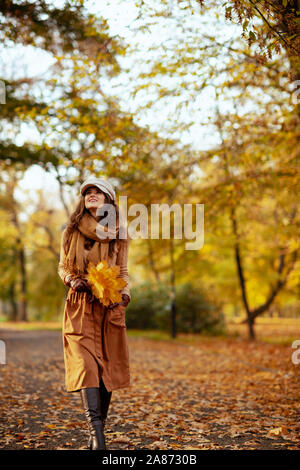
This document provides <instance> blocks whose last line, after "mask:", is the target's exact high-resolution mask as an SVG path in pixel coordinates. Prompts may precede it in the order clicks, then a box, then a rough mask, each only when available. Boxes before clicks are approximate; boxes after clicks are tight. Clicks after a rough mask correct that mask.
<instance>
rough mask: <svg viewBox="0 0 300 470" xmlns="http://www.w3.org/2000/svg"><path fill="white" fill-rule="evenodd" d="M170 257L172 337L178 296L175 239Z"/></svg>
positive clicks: (173, 335)
mask: <svg viewBox="0 0 300 470" xmlns="http://www.w3.org/2000/svg"><path fill="white" fill-rule="evenodd" d="M170 257H171V337H172V338H176V336H177V327H176V298H175V265H174V241H173V238H172V237H171V239H170Z"/></svg>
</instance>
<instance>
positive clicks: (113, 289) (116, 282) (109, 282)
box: [87, 260, 127, 307]
mask: <svg viewBox="0 0 300 470" xmlns="http://www.w3.org/2000/svg"><path fill="white" fill-rule="evenodd" d="M87 272H88V275H87V280H88V281H89V282H90V284H91V289H92V293H93V294H94V296H95V297H97V299H99V300H100V301H101V303H102V304H103V305H105V306H106V307H107V306H108V305H110V304H113V303H116V302H121V301H122V295H121V294H120V292H119V290H122V289H123V287H125V286H126V285H127V282H126V281H125V280H124V279H122V278H120V277H119V278H118V277H117V276H118V274H120V266H118V265H115V266H108V263H107V261H106V260H103V261H100V262H99V263H98V264H97V265H95V264H93V263H91V262H90V263H89V265H88V268H87Z"/></svg>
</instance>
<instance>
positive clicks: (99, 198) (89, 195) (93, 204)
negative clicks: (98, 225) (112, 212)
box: [84, 186, 105, 212]
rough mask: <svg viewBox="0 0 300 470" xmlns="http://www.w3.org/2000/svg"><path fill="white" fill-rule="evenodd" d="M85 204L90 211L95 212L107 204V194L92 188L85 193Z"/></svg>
mask: <svg viewBox="0 0 300 470" xmlns="http://www.w3.org/2000/svg"><path fill="white" fill-rule="evenodd" d="M84 203H85V207H86V208H87V209H88V210H90V211H92V212H95V211H96V210H97V208H98V207H100V206H102V205H103V204H104V203H105V193H104V192H103V191H101V189H99V188H97V187H96V186H90V187H89V188H87V190H86V191H85V193H84Z"/></svg>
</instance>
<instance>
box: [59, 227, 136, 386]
mask: <svg viewBox="0 0 300 470" xmlns="http://www.w3.org/2000/svg"><path fill="white" fill-rule="evenodd" d="M63 238H64V233H63V235H62V242H61V251H60V262H59V266H58V274H59V276H60V277H61V279H62V280H63V282H64V283H65V277H66V276H67V275H68V274H71V273H70V272H68V271H66V269H65V268H63V262H64V257H65V253H64V249H63ZM128 248H129V239H127V240H122V243H120V244H118V245H117V244H116V250H115V251H114V253H113V255H112V257H111V258H109V264H111V265H116V264H117V265H119V266H120V277H122V278H123V279H125V280H126V281H127V286H125V287H124V289H123V290H122V291H121V293H122V294H127V295H128V296H129V297H130V289H129V276H128V269H127V261H128ZM87 255H88V252H87V251H85V259H86V263H87ZM125 310H126V307H124V306H120V305H119V306H117V307H115V308H113V309H108V308H107V307H105V306H104V305H103V304H102V303H101V302H100V301H99V300H98V299H96V298H94V300H93V301H92V302H90V303H88V302H87V299H86V293H85V292H76V291H74V290H73V289H72V288H70V289H69V292H68V295H67V299H66V302H65V307H64V313H63V329H62V336H63V347H64V361H65V384H66V390H67V391H68V392H73V391H77V390H80V389H81V388H87V387H99V383H100V379H101V377H102V379H103V382H104V385H105V387H106V389H107V391H109V392H110V391H112V390H116V389H118V388H124V387H128V386H129V385H130V371H129V351H128V344H127V328H126V321H125Z"/></svg>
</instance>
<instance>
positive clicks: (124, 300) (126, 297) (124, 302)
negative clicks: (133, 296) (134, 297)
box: [107, 294, 130, 309]
mask: <svg viewBox="0 0 300 470" xmlns="http://www.w3.org/2000/svg"><path fill="white" fill-rule="evenodd" d="M129 302H130V297H129V295H127V294H122V302H116V303H115V304H111V305H109V306H108V307H107V308H108V309H111V308H115V307H117V306H118V305H123V306H124V307H127V305H128V304H129Z"/></svg>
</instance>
